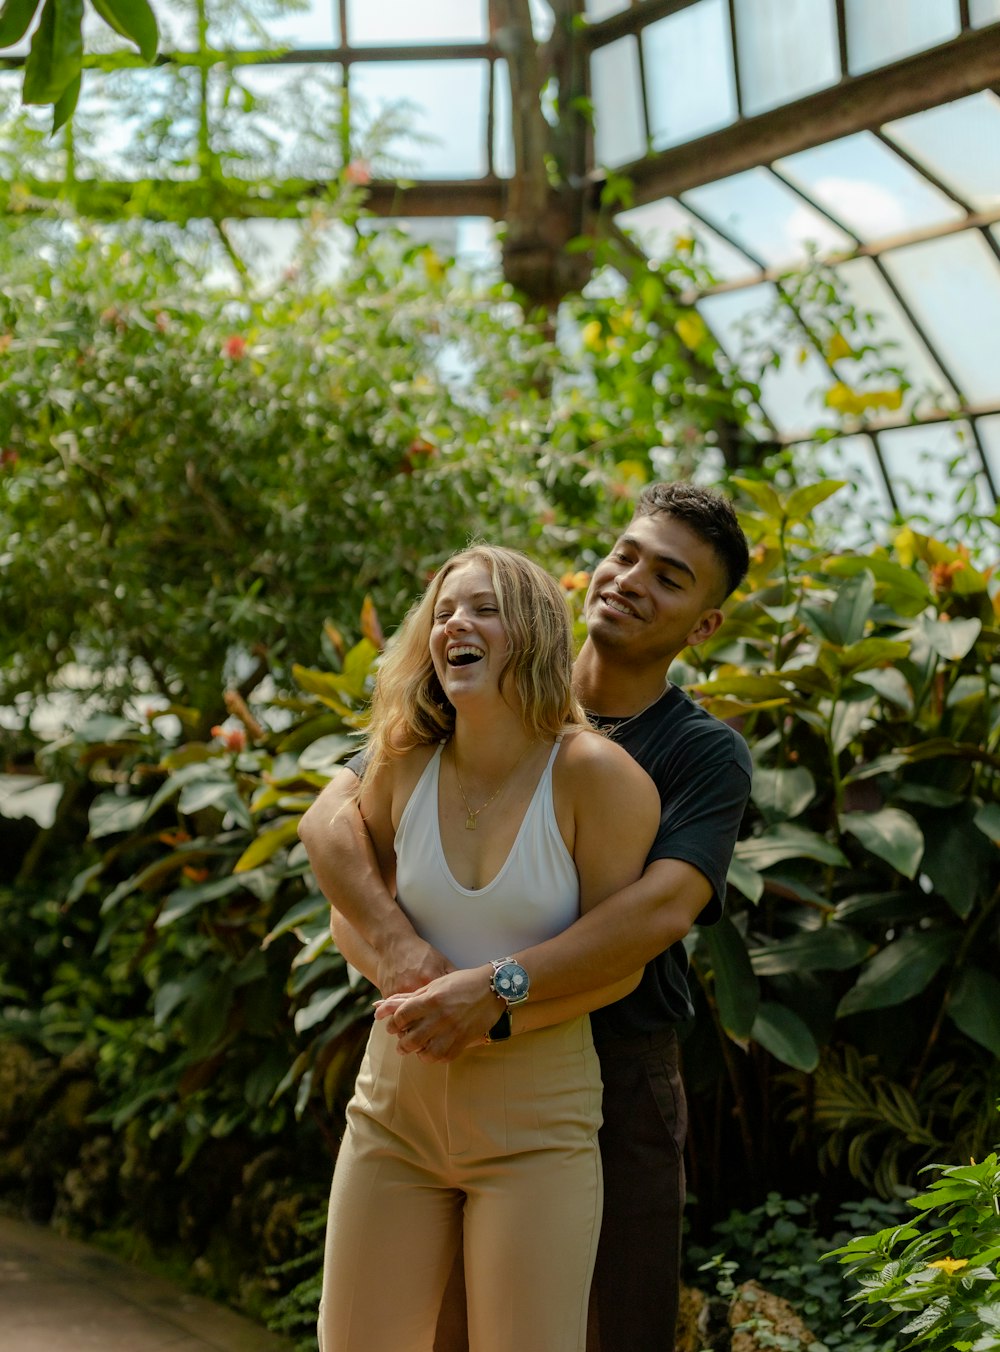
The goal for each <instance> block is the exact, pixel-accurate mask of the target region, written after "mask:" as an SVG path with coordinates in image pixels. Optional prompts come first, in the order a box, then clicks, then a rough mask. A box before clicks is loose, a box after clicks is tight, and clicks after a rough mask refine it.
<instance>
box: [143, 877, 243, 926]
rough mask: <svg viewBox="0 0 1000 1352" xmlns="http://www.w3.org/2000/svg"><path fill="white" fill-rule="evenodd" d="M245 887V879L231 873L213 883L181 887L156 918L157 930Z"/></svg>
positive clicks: (167, 900)
mask: <svg viewBox="0 0 1000 1352" xmlns="http://www.w3.org/2000/svg"><path fill="white" fill-rule="evenodd" d="M245 886H246V884H245V881H244V879H243V878H239V877H236V876H235V875H233V874H231V873H230V874H227V876H226V877H225V878H213V879H212V880H211V882H207V883H197V884H196V885H195V886H193V887H179V888H178V889H177V890H176V891H175V892H171V893H170V895H169V896H168V897H167V899H166V901H165V902H164V904H163V909H162V910H161V911H160V914H159V915H158V916H157V917H156V928H157V929H166V927H167V926H168V925H172V924H173V922H174V921H175V920H179V919H180V918H181V917H182V916H185V915H187V914H188V913H189V912H190V911H193V910H195V909H196V908H197V907H199V906H203V905H204V904H205V902H206V901H215V900H217V899H218V898H219V897H225V896H228V895H229V893H230V892H237V891H240V890H241V889H242V888H244V887H245Z"/></svg>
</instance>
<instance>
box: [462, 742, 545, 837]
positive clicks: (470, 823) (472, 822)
mask: <svg viewBox="0 0 1000 1352" xmlns="http://www.w3.org/2000/svg"><path fill="white" fill-rule="evenodd" d="M531 745H532V743H531V742H529V743H528V744H527V746H525V748H524V750H523V751H522V752H521V754H520V755H519V756H518V758H517V760H516V761H515V762H514V764H513V765H512V766H511V767H510V769H509V770H508V771H507V773H506V774H505V775H504V777H503V779H501V781H500V783H499V784H498V785H497V787H496V788H495V789H494V790H493V792H492V793H491V794H490V796H489V798H487V800H486V802H485V803H483V804H482V805H481V806H480V807H477V808H476V810H475V812H473V810H472V808H471V807H470V805H469V800H468V798H467V797H466V794H465V790H464V789H463V788H462V781H461V779H460V778H459V775H458V755H457V753H456V751H455V748H454V746H453V747H452V749H451V757H452V761H453V763H454V766H455V783H456V784H457V785H458V791H459V793H460V794H461V795H462V802H463V803H464V804H465V812H466V817H465V829H466V831H474V830H475V829H476V826H477V822H476V818H477V817H478V816H479V814H480V812H482V811H484V809H485V808H488V807H489V805H490V803H492V802H493V800H494V798H496V797H498V795H499V794H500V791H501V789H503V788H504V787H505V786H506V784H507V782H508V780H509V779H510V777H511V775H512V774H513V773H514V771H515V770H516V769H517V767H518V766H519V765H520V764H521V762H522V761H523V760H524V758H525V756H526V755H527V754H528V747H530V746H531Z"/></svg>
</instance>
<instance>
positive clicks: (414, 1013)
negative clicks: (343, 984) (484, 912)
mask: <svg viewBox="0 0 1000 1352" xmlns="http://www.w3.org/2000/svg"><path fill="white" fill-rule="evenodd" d="M711 895H712V888H711V884H710V883H709V881H708V879H707V878H706V877H705V876H704V874H702V873H700V872H699V870H698V869H696V868H694V867H693V865H691V864H687V863H685V862H684V861H683V860H680V859H656V860H654V861H653V862H652V863H651V864H649V865H648V866H647V868H646V871H645V872H644V873H643V875H642V877H641V878H640V879H639V881H638V882H636V883H632V884H631V885H630V886H628V887H624V888H622V889H621V890H620V891H619V892H616V893H615V894H614V896H611V897H608V898H607V900H606V901H602V902H601V903H600V905H598V906H595V907H594V908H593V910H591V911H588V912H587V914H586V915H583V916H581V917H580V919H579V920H577V921H575V922H574V923H573V924H572V925H570V927H569V928H568V929H566V930H563V932H562V933H561V934H557V935H556V936H555V937H554V938H552V939H546V941H545V942H544V943H541V944H536V945H535V947H534V948H526V949H521V950H520V951H519V952H518V953H517V954H515V956H516V957H517V960H518V962H520V963H521V964H522V965H523V966H524V967H525V968H527V970H528V972H529V973H530V974H531V997H530V999H529V1000H528V1002H527V1004H526V1005H525V1007H524V1009H525V1012H527V1010H528V1006H529V1005H534V1004H536V1002H537V1003H538V1004H539V1005H541V1006H550V1008H551V1009H552V1010H554V1009H556V1008H557V1007H560V1006H558V1005H557V1002H562V1001H568V1000H573V999H574V997H575V999H576V1000H577V1001H579V1000H580V997H581V995H584V1000H583V1002H582V1004H581V1007H580V1008H577V1006H576V1004H575V1003H574V1004H572V1005H570V1004H565V1005H562V1006H561V1008H564V1009H566V1010H567V1011H568V1012H566V1013H564V1014H562V1015H561V1017H562V1018H570V1017H573V1016H574V1015H576V1014H578V1013H584V1012H590V1010H592V1009H600V1008H602V1007H603V1006H604V1005H606V1004H611V1003H612V1002H613V1000H615V999H620V998H622V996H624V995H626V994H628V990H629V989H632V988H634V986H635V985H636V984H637V981H636V979H634V978H635V973H636V972H637V971H638V972H640V973H641V970H642V968H643V967H644V966H645V964H646V963H647V962H650V961H651V960H652V959H653V958H655V957H657V956H658V955H659V954H660V953H662V952H664V950H665V949H667V948H669V947H670V946H671V945H672V944H674V943H676V942H677V941H678V940H679V939H683V938H684V936H685V935H686V934H687V932H688V930H689V929H690V928H691V926H692V925H693V924H694V922H695V920H696V919H697V918H698V916H699V914H700V913H701V911H702V910H703V909H704V907H705V904H706V902H707V901H708V900H709V898H710V897H711ZM491 971H492V969H491V968H478V967H477V968H473V969H470V970H467V971H462V972H454V973H452V974H451V975H450V976H446V977H442V978H439V979H438V980H436V981H433V982H431V983H430V984H429V985H428V986H426V987H425V988H424V989H423V990H421V991H419V992H417V993H416V994H415V995H413V996H411V997H410V998H409V999H408V1000H407V1001H406V1005H405V1008H401V1009H400V1010H399V1015H398V1018H397V1017H396V1008H397V1007H396V1006H395V1005H394V1006H393V1012H392V1014H391V1015H388V1016H383V1017H389V1018H390V1020H391V1022H390V1025H389V1027H390V1030H391V1031H393V1032H397V1033H398V1034H399V1049H400V1051H418V1050H420V1049H422V1048H424V1047H430V1048H431V1051H432V1053H433V1058H434V1059H436V1060H442V1061H446V1060H451V1059H453V1058H454V1057H455V1056H457V1055H458V1054H459V1053H460V1052H462V1051H464V1050H465V1049H466V1048H467V1047H471V1046H474V1045H475V1044H476V1043H479V1042H482V1040H483V1038H484V1037H485V1036H486V1033H487V1031H488V1030H489V1029H490V1028H492V1026H493V1024H494V1023H495V1022H496V1020H497V1010H498V1005H497V999H496V996H495V995H494V994H493V992H492V991H491V990H490V988H489V976H490V972H491ZM622 980H624V981H625V982H626V986H625V987H622V988H621V990H620V993H619V994H618V995H612V994H609V995H607V998H602V997H603V994H604V990H605V988H607V987H608V986H609V985H611V986H614V985H616V984H617V983H618V982H620V981H622ZM629 981H630V982H631V985H628V982H629ZM597 982H601V983H602V986H601V987H597V986H596V983H597ZM588 991H590V992H591V994H596V995H597V997H598V998H597V999H595V1000H594V1002H593V1003H590V1004H587V1003H586V992H588ZM550 1002H551V1005H550ZM518 1013H519V1012H518ZM518 1013H516V1014H515V1026H517V1024H518V1023H519V1022H520V1020H519V1017H518ZM538 1018H539V1019H541V1020H542V1022H539V1023H536V1021H535V1018H534V1017H533V1018H532V1020H531V1021H530V1023H528V1022H524V1023H521V1031H528V1029H529V1028H530V1027H536V1026H537V1027H542V1026H545V1025H546V1024H547V1023H548V1022H549V1021H550V1020H549V1018H548V1016H547V1014H546V1013H540V1014H539V1015H538ZM552 1021H555V1020H552ZM403 1029H405V1030H406V1032H403V1031H402V1030H403Z"/></svg>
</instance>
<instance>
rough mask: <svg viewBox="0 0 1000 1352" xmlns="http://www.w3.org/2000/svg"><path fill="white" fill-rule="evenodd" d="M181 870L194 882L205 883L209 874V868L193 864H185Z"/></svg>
mask: <svg viewBox="0 0 1000 1352" xmlns="http://www.w3.org/2000/svg"><path fill="white" fill-rule="evenodd" d="M181 872H182V873H183V874H184V877H185V878H187V879H189V881H191V882H193V883H203V882H204V881H205V879H206V878H207V877H208V876H209V870H208V869H207V868H195V867H194V865H192V864H185V865H184V867H183V868H182V869H181Z"/></svg>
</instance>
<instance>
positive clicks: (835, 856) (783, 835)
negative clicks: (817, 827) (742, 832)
mask: <svg viewBox="0 0 1000 1352" xmlns="http://www.w3.org/2000/svg"><path fill="white" fill-rule="evenodd" d="M736 856H737V858H738V859H740V860H741V861H742V862H743V863H744V864H748V865H749V866H750V868H754V869H766V868H770V866H771V865H772V864H779V863H781V861H782V860H783V859H815V860H817V861H818V862H819V863H821V864H846V863H847V857H846V856H845V854H844V853H843V851H842V850H841V849H840V848H839V847H838V846H836V845H834V844H832V843H831V842H830V841H829V840H827V839H826V838H825V837H824V836H821V835H818V834H817V833H816V832H815V831H809V830H807V829H806V828H805V827H804V826H796V825H795V823H794V822H781V823H779V824H778V825H776V826H769V827H768V828H767V830H766V831H763V832H761V834H760V835H759V836H751V837H749V838H748V839H747V840H741V841H739V842H738V843H737V845H736Z"/></svg>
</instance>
